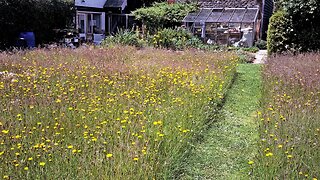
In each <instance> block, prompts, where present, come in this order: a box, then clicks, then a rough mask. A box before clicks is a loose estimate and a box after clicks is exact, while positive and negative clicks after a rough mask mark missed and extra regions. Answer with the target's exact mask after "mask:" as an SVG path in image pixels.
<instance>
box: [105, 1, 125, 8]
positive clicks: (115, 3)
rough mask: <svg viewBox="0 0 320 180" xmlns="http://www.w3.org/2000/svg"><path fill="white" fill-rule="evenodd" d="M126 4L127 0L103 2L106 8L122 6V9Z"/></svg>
mask: <svg viewBox="0 0 320 180" xmlns="http://www.w3.org/2000/svg"><path fill="white" fill-rule="evenodd" d="M126 6H127V0H107V2H106V3H105V4H104V7H106V8H122V9H124V8H125V7H126Z"/></svg>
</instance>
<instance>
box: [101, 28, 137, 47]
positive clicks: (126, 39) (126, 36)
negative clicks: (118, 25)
mask: <svg viewBox="0 0 320 180" xmlns="http://www.w3.org/2000/svg"><path fill="white" fill-rule="evenodd" d="M116 44H121V45H128V46H136V47H142V46H143V40H141V39H139V35H137V33H136V32H134V31H131V30H119V31H118V32H117V33H116V34H115V35H113V36H108V37H106V39H105V40H103V42H102V46H108V45H116Z"/></svg>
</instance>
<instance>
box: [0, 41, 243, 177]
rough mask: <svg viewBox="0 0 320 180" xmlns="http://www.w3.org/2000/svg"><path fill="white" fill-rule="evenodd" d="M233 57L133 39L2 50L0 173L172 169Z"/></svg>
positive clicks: (151, 173)
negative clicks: (145, 45)
mask: <svg viewBox="0 0 320 180" xmlns="http://www.w3.org/2000/svg"><path fill="white" fill-rule="evenodd" d="M236 65H237V59H236V58H235V57H234V56H233V55H232V54H222V53H221V54H213V53H203V52H191V51H186V52H171V51H163V50H154V49H145V50H136V49H134V48H131V47H114V48H108V49H78V50H75V51H72V50H68V49H57V50H52V51H45V50H35V51H30V52H26V53H20V54H15V55H8V54H4V53H3V54H0V72H1V75H0V94H1V101H0V110H1V111H0V162H1V164H0V174H1V178H4V179H9V178H10V179H79V178H80V179H82V178H84V179H152V178H155V179H163V178H170V177H172V172H173V171H174V170H172V168H171V167H173V166H174V163H177V161H179V157H180V156H181V154H183V153H184V151H185V148H186V147H187V145H188V143H190V140H191V139H192V137H194V135H195V134H197V133H198V131H199V130H200V129H201V127H203V126H204V123H205V121H206V119H207V118H208V116H209V114H210V109H211V108H214V107H212V105H210V104H213V105H216V103H218V102H220V101H221V100H222V99H223V97H224V94H225V91H226V88H227V86H228V84H229V83H230V82H231V79H232V77H233V75H234V73H235V67H236ZM180 160H181V159H180Z"/></svg>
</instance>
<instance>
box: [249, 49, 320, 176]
mask: <svg viewBox="0 0 320 180" xmlns="http://www.w3.org/2000/svg"><path fill="white" fill-rule="evenodd" d="M319 99H320V55H319V54H302V55H298V56H278V57H273V58H270V59H269V60H268V62H267V64H266V65H265V67H264V71H263V96H262V108H263V109H262V111H261V112H258V117H259V119H258V120H259V121H260V128H259V132H260V142H259V154H258V156H257V158H256V159H255V161H250V162H249V164H251V166H252V168H253V169H252V170H253V171H252V172H251V173H252V175H253V177H255V178H254V179H313V180H316V179H319V178H320V171H319V170H320V146H319V143H320V121H319V118H320V110H319Z"/></svg>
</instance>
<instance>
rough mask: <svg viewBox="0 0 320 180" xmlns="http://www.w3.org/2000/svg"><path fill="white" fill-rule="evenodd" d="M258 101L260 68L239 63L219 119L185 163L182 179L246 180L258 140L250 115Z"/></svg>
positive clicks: (254, 111)
mask: <svg viewBox="0 0 320 180" xmlns="http://www.w3.org/2000/svg"><path fill="white" fill-rule="evenodd" d="M260 98H261V76H260V65H254V64H240V65H239V67H238V70H237V76H236V77H235V79H234V83H233V85H232V87H231V88H230V89H229V91H228V93H227V96H226V99H225V103H224V105H223V107H222V109H221V110H220V111H221V112H220V116H218V117H217V118H216V121H215V122H212V124H211V126H210V128H209V129H207V130H206V131H204V132H202V135H203V139H202V141H200V142H199V143H198V144H195V147H194V151H193V154H192V155H191V157H190V158H189V159H188V160H186V164H185V166H184V169H183V170H184V174H182V175H181V176H182V178H183V179H248V178H249V176H248V172H249V171H250V166H249V165H248V162H249V161H251V159H252V157H254V155H255V153H256V150H257V147H256V141H257V138H258V134H257V131H256V129H257V126H258V124H257V123H256V122H255V117H254V115H255V114H256V112H257V109H258V108H259V100H260Z"/></svg>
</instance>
